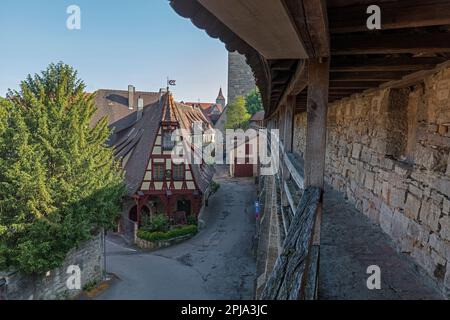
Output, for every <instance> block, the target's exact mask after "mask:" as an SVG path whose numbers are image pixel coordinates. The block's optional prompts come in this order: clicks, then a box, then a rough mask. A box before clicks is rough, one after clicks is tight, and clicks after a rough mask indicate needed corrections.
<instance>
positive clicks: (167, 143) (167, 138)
mask: <svg viewBox="0 0 450 320" xmlns="http://www.w3.org/2000/svg"><path fill="white" fill-rule="evenodd" d="M162 143H163V150H164V151H172V149H173V148H174V147H175V141H172V131H170V130H163V133H162Z"/></svg>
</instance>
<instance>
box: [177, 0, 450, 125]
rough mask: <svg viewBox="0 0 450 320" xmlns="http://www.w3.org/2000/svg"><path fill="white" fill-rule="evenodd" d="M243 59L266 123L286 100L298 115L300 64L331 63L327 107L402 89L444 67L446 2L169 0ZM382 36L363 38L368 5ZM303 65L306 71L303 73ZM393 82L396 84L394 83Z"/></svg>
mask: <svg viewBox="0 0 450 320" xmlns="http://www.w3.org/2000/svg"><path fill="white" fill-rule="evenodd" d="M170 3H171V5H172V7H173V8H174V9H175V10H176V12H178V13H179V14H180V15H182V16H183V17H186V18H189V19H191V20H192V22H193V23H194V24H195V25H196V26H197V27H199V28H201V29H204V30H206V32H207V33H208V34H209V35H210V36H211V37H214V38H219V39H220V40H221V41H223V42H224V43H225V45H226V47H227V49H228V50H229V51H238V52H240V53H241V54H244V55H245V56H246V57H247V61H248V63H249V65H250V66H251V67H252V69H253V71H254V73H255V77H256V80H257V85H258V86H259V88H260V90H261V93H262V95H263V103H264V106H265V109H266V117H267V118H270V117H271V116H272V115H273V114H274V112H275V111H276V110H277V109H278V107H279V106H280V105H282V104H283V103H285V101H286V99H287V97H288V96H289V95H297V101H296V110H297V111H305V110H306V102H307V101H306V100H307V99H306V97H307V90H304V89H305V87H307V85H308V68H307V59H308V58H317V57H328V56H330V57H331V66H330V87H329V101H330V102H333V101H336V100H339V99H342V98H345V97H348V96H351V95H352V94H355V93H360V92H363V91H365V90H368V89H371V88H377V87H379V86H380V85H385V84H386V83H389V84H391V83H392V84H393V85H397V86H398V85H402V84H405V85H408V84H409V83H411V82H414V80H415V79H416V77H414V76H411V74H415V73H417V72H420V71H424V70H431V69H434V68H436V66H438V65H439V64H442V63H444V62H446V61H447V60H449V59H450V32H449V30H450V1H448V0H379V1H372V0H328V1H318V0H281V1H273V0H170ZM373 4H377V5H379V6H380V7H381V9H382V11H381V17H382V29H381V30H368V28H367V19H368V18H369V17H370V14H368V13H367V8H368V6H369V5H373ZM305 65H306V66H305ZM399 81H400V82H399Z"/></svg>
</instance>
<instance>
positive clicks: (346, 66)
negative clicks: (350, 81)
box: [330, 56, 446, 72]
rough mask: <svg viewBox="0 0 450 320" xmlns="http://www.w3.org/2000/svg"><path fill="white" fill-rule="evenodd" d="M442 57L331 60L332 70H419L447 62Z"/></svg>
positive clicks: (339, 58) (355, 57)
mask: <svg viewBox="0 0 450 320" xmlns="http://www.w3.org/2000/svg"><path fill="white" fill-rule="evenodd" d="M445 61H446V59H445V58H441V57H418V58H411V57H383V58H378V57H376V58H372V57H358V56H353V57H341V56H337V57H334V58H333V59H332V61H331V69H330V70H331V72H361V71H419V70H425V69H433V68H434V67H435V66H436V65H438V64H439V63H442V62H445Z"/></svg>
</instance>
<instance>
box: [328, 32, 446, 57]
mask: <svg viewBox="0 0 450 320" xmlns="http://www.w3.org/2000/svg"><path fill="white" fill-rule="evenodd" d="M441 52H450V33H448V32H436V33H417V34H414V33H410V32H399V33H393V34H373V33H364V34H362V35H359V34H358V35H354V34H352V35H335V36H332V37H331V53H332V55H361V54H400V53H411V54H425V53H427V54H428V53H441Z"/></svg>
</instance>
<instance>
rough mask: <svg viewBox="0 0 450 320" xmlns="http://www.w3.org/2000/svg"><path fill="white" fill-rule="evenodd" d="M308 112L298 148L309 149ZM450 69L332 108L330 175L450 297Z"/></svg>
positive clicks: (300, 121)
mask: <svg viewBox="0 0 450 320" xmlns="http://www.w3.org/2000/svg"><path fill="white" fill-rule="evenodd" d="M305 126H306V114H305V113H302V114H298V115H296V117H295V131H294V141H295V142H294V147H295V151H296V152H297V153H298V154H299V155H303V152H304V150H305V134H306V131H305ZM449 153H450V68H449V69H444V70H442V71H440V72H438V73H436V74H434V75H433V76H429V77H428V78H426V79H424V80H423V82H422V83H420V84H417V85H415V86H412V87H410V88H406V89H380V90H378V91H375V92H373V93H367V94H364V95H356V96H353V97H350V98H348V99H345V100H343V101H339V102H337V103H334V104H332V105H330V108H329V114H328V143H327V168H326V178H327V181H328V183H330V184H331V185H332V186H333V187H334V188H335V189H337V190H339V191H341V192H343V193H344V194H345V195H346V197H347V198H348V199H349V200H350V201H351V202H352V203H354V204H355V205H356V207H357V208H358V209H359V210H360V211H361V212H363V214H365V215H366V216H367V217H368V218H370V219H371V220H372V221H373V222H374V223H376V224H379V225H380V226H381V228H382V229H383V230H384V232H386V233H387V234H389V235H390V236H391V238H392V239H393V240H394V241H395V243H396V244H397V246H398V249H399V250H401V252H403V253H406V254H409V255H410V256H411V257H412V258H413V259H414V260H415V261H416V263H417V264H418V265H420V266H421V267H422V268H423V269H424V270H426V272H427V273H428V274H429V275H430V276H431V277H432V278H433V279H434V280H435V281H436V283H437V284H438V285H439V286H440V287H441V289H442V290H443V291H444V292H445V293H447V294H449V293H450V261H449V260H450V159H449V158H450V157H449Z"/></svg>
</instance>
